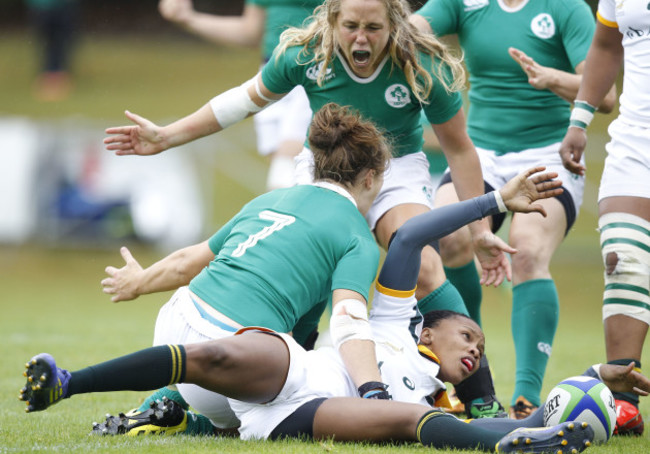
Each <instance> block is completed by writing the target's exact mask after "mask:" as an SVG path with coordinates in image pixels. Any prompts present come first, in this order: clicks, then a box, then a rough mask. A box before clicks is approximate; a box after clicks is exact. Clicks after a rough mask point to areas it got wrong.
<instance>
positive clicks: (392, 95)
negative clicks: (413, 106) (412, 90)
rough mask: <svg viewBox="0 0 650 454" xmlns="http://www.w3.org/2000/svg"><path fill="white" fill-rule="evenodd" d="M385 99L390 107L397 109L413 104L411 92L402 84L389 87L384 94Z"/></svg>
mask: <svg viewBox="0 0 650 454" xmlns="http://www.w3.org/2000/svg"><path fill="white" fill-rule="evenodd" d="M384 97H385V98H386V102H387V103H388V105H389V106H391V107H396V108H397V109H401V108H402V107H404V106H405V105H407V104H409V103H410V102H411V95H410V94H409V90H408V88H406V87H405V86H404V85H402V84H393V85H391V86H390V87H388V88H387V89H386V92H385V93H384Z"/></svg>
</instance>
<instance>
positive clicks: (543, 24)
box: [530, 13, 555, 39]
mask: <svg viewBox="0 0 650 454" xmlns="http://www.w3.org/2000/svg"><path fill="white" fill-rule="evenodd" d="M530 29H531V30H532V31H533V33H535V36H538V37H540V38H542V39H549V38H552V37H553V36H554V35H555V22H554V21H553V18H552V17H551V15H550V14H548V13H542V14H538V15H537V16H535V17H534V18H533V20H532V21H531V22H530Z"/></svg>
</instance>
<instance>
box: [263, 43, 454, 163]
mask: <svg viewBox="0 0 650 454" xmlns="http://www.w3.org/2000/svg"><path fill="white" fill-rule="evenodd" d="M302 49H303V48H302V47H290V48H288V49H287V50H286V52H284V53H283V54H281V55H278V54H277V53H274V54H273V57H272V58H271V60H270V61H269V63H268V64H266V65H265V66H264V68H263V69H262V80H263V82H264V85H265V86H266V87H267V88H268V89H269V90H271V91H272V92H274V93H288V92H289V91H291V89H293V87H295V86H296V85H302V86H303V87H304V89H305V91H306V92H307V97H308V98H309V104H310V106H311V110H312V112H316V111H318V110H319V109H320V108H321V107H322V106H323V105H324V104H326V103H328V102H334V103H337V104H339V105H347V106H352V107H354V108H355V109H356V110H357V111H359V112H360V113H361V114H362V115H363V116H364V117H365V118H367V119H369V120H372V121H373V122H374V123H375V124H376V125H377V126H379V127H380V128H381V129H383V130H384V131H385V132H386V134H387V136H388V137H389V138H390V139H391V140H392V142H393V153H394V155H395V156H403V155H406V154H410V153H416V152H418V151H420V150H421V149H422V143H423V139H422V127H421V126H420V112H421V111H422V110H423V109H424V112H425V113H426V116H427V118H428V120H429V122H431V123H436V124H439V123H444V122H446V121H448V120H450V119H451V118H452V117H453V116H454V115H456V113H457V112H458V111H459V110H460V108H461V107H462V99H461V96H460V94H459V93H457V92H455V93H448V92H447V91H446V90H445V88H444V87H443V86H442V85H441V84H440V83H436V80H437V79H436V78H435V77H434V86H433V89H432V90H431V93H430V94H429V97H428V99H427V101H429V103H428V104H425V105H422V104H420V102H419V101H418V100H417V99H416V98H415V96H414V95H413V92H412V91H411V88H410V87H409V84H408V82H407V81H406V77H405V76H404V73H403V72H402V71H401V70H400V69H399V68H397V67H393V66H392V65H391V61H390V59H388V57H387V58H386V59H385V60H384V61H383V62H382V63H381V64H380V65H379V67H378V68H377V70H376V71H375V73H374V74H373V75H372V76H370V77H368V78H360V77H358V76H356V75H354V73H352V71H351V70H350V69H349V68H348V66H347V64H346V63H345V61H344V60H343V58H342V57H341V56H339V55H336V56H335V57H334V58H333V61H332V63H331V65H330V66H329V67H328V68H327V70H326V71H327V75H326V76H325V82H324V84H323V86H322V87H319V86H318V84H317V83H316V79H317V77H318V73H319V69H318V67H317V65H314V64H313V63H310V64H306V62H308V61H309V60H310V59H311V58H312V56H311V54H310V53H309V52H306V53H304V54H300V51H301V50H302ZM420 60H421V62H422V65H423V67H424V68H430V69H431V68H432V59H431V57H430V56H428V55H426V54H424V53H420ZM434 64H435V65H441V64H442V63H440V62H439V61H435V63H434ZM442 69H443V71H444V74H445V75H446V77H447V78H449V77H451V76H450V71H449V68H448V67H447V66H446V65H444V66H443V68H442ZM305 146H307V144H306V145H305Z"/></svg>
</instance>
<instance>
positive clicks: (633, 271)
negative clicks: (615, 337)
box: [599, 213, 650, 323]
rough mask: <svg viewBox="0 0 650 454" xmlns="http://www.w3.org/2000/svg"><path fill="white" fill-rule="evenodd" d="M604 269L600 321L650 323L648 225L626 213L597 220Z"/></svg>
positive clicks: (649, 235) (649, 236)
mask: <svg viewBox="0 0 650 454" xmlns="http://www.w3.org/2000/svg"><path fill="white" fill-rule="evenodd" d="M599 229H600V244H601V252H602V257H603V263H604V265H605V293H604V295H603V317H604V318H607V317H610V316H612V315H618V314H621V315H626V316H629V317H632V318H635V319H638V320H641V321H644V322H646V323H650V311H648V310H647V309H645V307H648V305H649V304H650V297H649V296H648V292H649V291H650V279H648V276H650V252H648V251H649V250H650V223H648V222H647V221H645V220H644V219H641V218H639V217H637V216H633V215H629V214H626V213H609V214H606V215H604V216H602V217H601V218H600V220H599Z"/></svg>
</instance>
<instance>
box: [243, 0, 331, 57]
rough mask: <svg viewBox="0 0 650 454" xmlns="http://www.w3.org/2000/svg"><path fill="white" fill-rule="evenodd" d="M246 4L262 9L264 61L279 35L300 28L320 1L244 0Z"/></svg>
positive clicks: (278, 39) (275, 44)
mask: <svg viewBox="0 0 650 454" xmlns="http://www.w3.org/2000/svg"><path fill="white" fill-rule="evenodd" d="M246 3H249V4H251V5H255V6H258V7H260V8H264V11H265V13H266V22H265V24H264V36H263V37H262V55H263V57H264V60H265V61H266V60H268V59H269V58H271V54H272V53H273V49H275V46H277V45H278V43H279V42H280V35H281V34H282V32H283V31H285V30H286V29H287V28H289V27H302V25H303V22H304V21H305V19H307V18H308V17H309V16H311V15H312V13H313V12H314V8H316V7H317V6H318V5H320V4H321V3H323V1H322V0H246Z"/></svg>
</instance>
